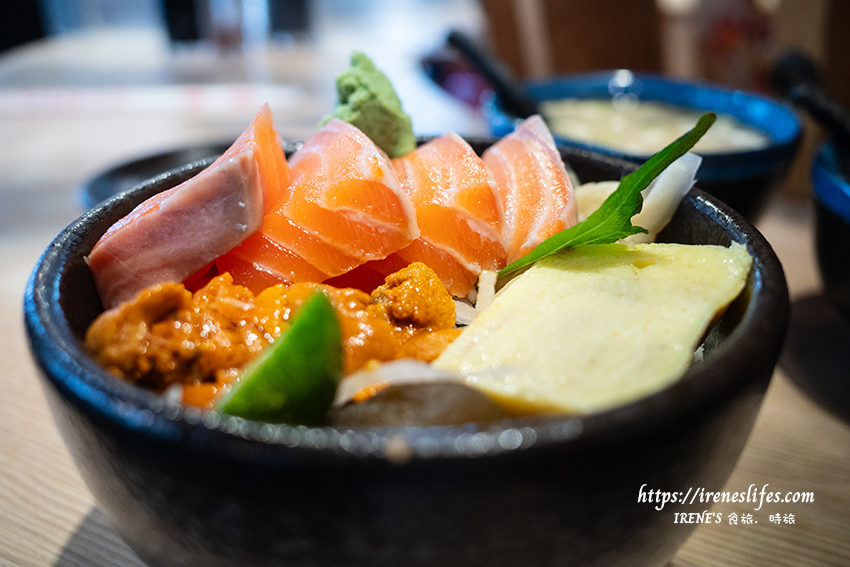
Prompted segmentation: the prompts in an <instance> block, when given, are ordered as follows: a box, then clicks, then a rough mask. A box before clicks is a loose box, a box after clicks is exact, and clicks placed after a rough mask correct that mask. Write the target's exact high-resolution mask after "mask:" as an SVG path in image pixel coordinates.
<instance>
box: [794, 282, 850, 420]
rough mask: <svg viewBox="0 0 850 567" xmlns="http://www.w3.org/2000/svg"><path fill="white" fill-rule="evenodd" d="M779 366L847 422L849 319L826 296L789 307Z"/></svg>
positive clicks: (849, 415)
mask: <svg viewBox="0 0 850 567" xmlns="http://www.w3.org/2000/svg"><path fill="white" fill-rule="evenodd" d="M779 366H780V368H782V370H783V371H784V372H785V374H786V375H787V376H788V378H789V379H790V380H791V381H792V382H793V383H794V384H795V385H796V386H797V387H798V388H799V389H800V390H802V391H803V392H804V393H805V394H806V395H808V396H809V397H810V398H811V399H812V400H814V401H815V402H816V403H818V404H819V405H821V406H822V407H824V408H825V409H827V410H828V411H830V412H832V413H833V414H835V415H837V416H838V417H840V418H841V419H843V420H845V421H847V422H850V320H848V319H847V318H844V317H842V315H841V313H840V312H839V311H838V310H837V309H836V308H835V307H834V306H833V304H832V303H830V301H829V300H828V299H827V298H826V296H825V295H823V294H817V295H810V296H806V297H803V298H801V299H798V300H796V301H794V302H793V303H792V304H791V319H790V324H789V327H788V335H787V337H786V340H785V349H784V351H783V354H782V357H781V358H780V360H779Z"/></svg>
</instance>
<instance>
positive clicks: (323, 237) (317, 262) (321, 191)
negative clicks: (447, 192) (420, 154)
mask: <svg viewBox="0 0 850 567" xmlns="http://www.w3.org/2000/svg"><path fill="white" fill-rule="evenodd" d="M289 165H290V167H291V172H292V183H291V184H290V185H289V187H288V188H287V189H286V191H285V196H284V197H282V198H281V199H280V200H279V201H278V204H277V206H276V207H275V208H273V209H272V210H269V211H268V212H267V214H266V215H265V217H264V219H263V223H262V226H261V227H260V230H259V231H258V232H257V234H255V235H253V236H252V237H251V238H249V239H248V240H246V241H245V242H244V243H243V244H242V245H241V246H239V247H237V248H236V249H234V250H233V251H231V252H230V253H229V254H227V256H226V257H225V258H222V259H220V260H217V261H216V264H217V265H218V268H219V270H220V271H231V273H235V275H234V281H236V282H237V283H241V284H242V285H247V286H248V287H249V288H252V289H253V288H255V287H256V288H261V284H262V285H265V284H267V283H269V282H271V281H280V282H287V283H289V282H299V281H324V280H326V279H328V278H331V277H334V276H339V275H341V274H344V273H346V272H349V271H350V270H352V269H354V268H356V267H357V266H360V265H361V264H364V263H366V262H368V261H370V260H380V259H383V258H386V257H387V256H388V255H390V254H391V253H393V252H395V251H396V250H399V249H400V248H403V247H404V246H407V245H408V244H409V243H410V242H411V241H413V240H414V239H415V238H417V237H418V236H419V229H418V228H417V223H416V213H415V211H414V208H413V204H412V203H411V201H410V199H409V197H408V196H407V195H406V194H405V192H404V191H403V190H402V188H401V186H400V185H399V181H398V177H397V176H396V173H395V170H394V169H393V167H392V164H391V163H390V161H389V158H388V157H387V156H386V154H385V153H384V152H382V151H381V150H379V149H378V147H377V146H376V145H375V144H374V143H373V142H372V141H371V140H370V139H369V138H368V137H366V135H365V134H363V133H362V132H361V131H360V130H358V129H357V128H356V127H354V126H352V125H350V124H348V123H345V122H342V121H341V120H336V119H334V120H331V121H330V122H328V123H327V124H326V125H325V126H324V127H322V128H321V129H320V130H319V131H318V132H316V133H315V134H314V135H313V136H311V137H310V138H309V139H308V140H307V141H306V142H305V143H304V145H303V146H302V148H301V149H300V150H298V151H297V152H296V153H295V154H294V155H293V156H292V157H291V158H290V162H289Z"/></svg>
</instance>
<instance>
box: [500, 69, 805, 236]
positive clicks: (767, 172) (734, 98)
mask: <svg viewBox="0 0 850 567" xmlns="http://www.w3.org/2000/svg"><path fill="white" fill-rule="evenodd" d="M525 89H526V92H527V93H528V95H529V96H530V97H531V98H532V99H534V100H535V101H537V102H541V101H546V100H557V99H563V98H580V99H612V98H614V97H618V96H624V95H626V96H632V97H637V99H639V100H645V101H653V102H661V103H666V104H670V105H674V106H679V107H682V108H686V109H693V110H697V111H700V112H703V111H714V112H718V113H724V114H728V115H731V116H733V117H734V118H735V119H736V120H738V121H739V122H740V123H742V124H744V125H746V126H750V127H753V128H755V129H756V130H758V131H760V132H762V133H764V134H766V135H767V136H768V138H769V139H770V143H769V145H768V146H767V147H765V148H762V149H757V150H748V151H735V152H729V153H710V154H704V155H703V162H702V165H701V166H700V170H699V173H698V175H697V177H698V185H699V187H700V188H701V189H702V190H704V191H706V192H707V193H710V194H712V195H714V196H715V197H717V198H718V199H720V200H721V201H723V202H724V203H726V204H728V205H729V206H731V207H732V208H733V209H735V210H736V211H738V212H739V213H741V214H743V215H744V216H745V217H747V218H748V219H750V220H755V219H757V218H758V217H759V215H760V214H761V213H762V212H763V210H764V207H765V206H766V204H767V202H768V199H769V197H770V195H771V194H772V192H773V191H774V190H775V189H776V188H777V187H778V186H779V185H780V184H781V182H782V180H783V178H784V176H785V173H786V171H787V169H788V167H789V165H790V164H791V162H792V160H793V158H794V155H795V154H796V151H797V147H798V146H799V142H800V137H801V134H802V122H801V121H800V118H799V117H798V116H797V114H796V113H795V112H794V111H793V110H791V108H790V107H788V106H786V105H784V104H782V103H780V102H777V101H775V100H772V99H769V98H766V97H763V96H759V95H755V94H751V93H746V92H742V91H733V90H728V89H723V88H722V87H718V86H715V85H709V84H705V83H697V82H682V81H676V80H673V79H669V78H664V77H661V76H658V75H650V74H640V73H632V72H631V71H626V70H617V71H601V72H598V73H590V74H581V75H569V76H561V77H555V78H552V79H546V80H542V81H535V82H528V83H526V84H525ZM484 113H485V115H486V116H487V119H488V121H489V123H490V127H491V130H492V132H493V134H494V135H495V136H503V135H505V134H507V133H508V132H510V131H512V130H513V129H514V127H515V125H516V124H517V122H518V120H519V119H518V118H516V117H515V116H511V115H509V114H507V113H506V112H505V111H504V110H503V108H502V105H501V103H500V101H499V99H498V98H497V97H492V98H491V99H489V100H488V101H487V102H486V103H485V104H484ZM555 138H556V141H557V142H558V144H559V145H564V146H572V147H577V148H584V149H590V150H593V151H597V152H600V153H602V154H606V155H611V156H616V157H621V158H624V159H627V160H629V161H632V162H634V163H643V162H644V161H646V159H647V157H648V156H647V155H637V154H630V153H624V152H621V151H617V150H613V149H610V148H607V147H604V146H601V145H596V144H590V143H586V142H582V141H576V140H572V139H569V138H565V137H562V136H558V135H557V134H556V135H555Z"/></svg>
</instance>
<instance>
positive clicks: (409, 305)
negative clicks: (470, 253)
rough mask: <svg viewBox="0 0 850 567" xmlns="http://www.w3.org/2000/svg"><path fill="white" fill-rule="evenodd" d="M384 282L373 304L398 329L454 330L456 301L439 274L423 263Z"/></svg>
mask: <svg viewBox="0 0 850 567" xmlns="http://www.w3.org/2000/svg"><path fill="white" fill-rule="evenodd" d="M384 281H385V283H384V285H382V286H379V287H377V288H375V290H374V291H373V292H372V300H373V302H374V303H375V305H376V306H378V308H383V309H384V310H386V312H387V316H388V317H389V318H390V319H391V320H392V321H395V322H396V323H397V324H398V325H405V326H409V327H410V328H413V329H417V328H418V329H425V328H427V329H431V330H438V329H451V328H452V327H454V324H455V304H454V300H453V299H452V297H451V295H450V294H449V293H448V292H447V291H446V286H445V285H443V283H442V282H441V281H440V278H439V277H438V276H437V274H436V273H434V271H433V270H432V269H431V268H429V267H428V266H426V265H425V264H423V263H422V262H414V263H412V264H410V265H409V266H407V267H406V268H402V269H401V270H399V271H397V272H395V273H394V274H390V275H389V276H387V277H386V279H385V280H384Z"/></svg>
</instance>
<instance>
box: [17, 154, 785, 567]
mask: <svg viewBox="0 0 850 567" xmlns="http://www.w3.org/2000/svg"><path fill="white" fill-rule="evenodd" d="M470 143H471V144H472V146H473V147H474V148H475V149H476V150H477V151H482V150H483V148H485V147H486V146H487V145H488V144H489V143H492V140H470ZM561 151H562V156H563V157H564V159H565V161H567V162H568V163H570V164H571V166H572V167H573V169H574V170H575V171H576V173H577V174H578V175H579V176H580V177H581V178H582V179H583V180H584V181H600V180H604V179H617V178H619V177H621V176H622V175H624V174H626V173H628V172H630V171H633V170H634V168H635V166H634V164H632V163H631V162H628V161H625V160H622V159H618V158H614V157H611V156H605V155H601V154H598V153H593V152H590V151H589V150H586V149H580V148H562V150H561ZM209 161H210V160H206V161H200V162H195V163H194V165H191V166H189V167H183V168H178V169H175V170H172V171H171V172H169V173H166V174H164V175H160V176H157V177H156V178H154V179H152V180H150V181H148V182H146V183H143V184H141V185H140V186H139V187H137V188H136V189H134V190H132V191H130V192H127V193H123V194H120V195H117V196H116V197H114V198H112V199H110V200H108V201H106V202H104V203H102V204H100V205H98V206H96V207H95V208H94V209H92V210H91V211H89V212H88V213H86V214H85V215H83V216H82V217H80V218H79V219H78V220H77V221H75V222H74V223H73V224H71V225H70V226H69V227H68V228H67V229H66V230H65V231H64V232H62V233H61V234H60V235H59V236H58V237H57V238H56V239H55V240H54V242H53V243H52V244H51V245H50V246H49V247H48V248H47V250H46V251H45V252H44V254H43V255H42V258H41V259H40V261H39V262H38V264H37V266H36V267H35V270H34V272H33V274H32V276H31V278H30V281H29V283H28V285H27V290H26V296H25V302H24V308H25V321H26V327H27V332H28V336H29V339H30V345H31V350H32V353H33V357H34V358H35V360H36V362H37V364H38V367H39V369H40V373H41V377H42V379H43V380H42V384H43V387H44V391H45V394H46V398H47V401H48V403H49V405H50V408H51V411H52V413H53V416H54V419H55V421H56V423H57V426H58V430H59V431H60V433H61V434H62V436H63V438H64V440H65V443H66V444H67V446H68V448H69V450H70V452H71V454H72V456H73V458H74V461H75V463H76V465H77V467H78V468H79V469H80V471H81V473H82V476H83V478H84V479H85V480H86V483H87V484H88V486H89V488H90V489H91V492H92V493H93V494H94V496H95V498H96V500H97V502H98V505H99V508H100V509H101V510H102V511H103V512H104V514H105V515H106V516H107V517H108V518H109V520H110V521H111V523H112V524H113V525H114V527H115V529H116V530H117V531H118V533H119V534H120V535H121V537H122V538H123V539H124V540H125V541H126V542H127V543H128V544H129V545H130V546H131V547H132V548H133V550H134V551H135V552H136V553H137V554H138V555H139V557H141V558H142V559H143V560H144V561H146V562H147V563H149V564H150V565H152V566H153V565H169V566H172V565H205V566H216V565H272V564H274V565H278V564H286V565H309V566H318V565H372V566H382V565H408V566H417V565H445V566H452V565H470V566H472V565H476V566H477V565H491V566H494V567H495V566H502V565H523V566H525V565H544V564H546V565H548V564H553V563H559V564H576V565H583V566H603V565H604V566H606V567H623V566H629V567H639V566H643V565H647V566H650V565H651V566H657V565H663V564H665V563H666V562H667V561H669V559H670V557H672V555H673V553H674V552H675V550H676V549H677V548H678V547H679V546H680V545H681V544H682V543H683V542H684V541H685V539H686V538H687V537H688V535H689V534H690V533H691V532H692V530H693V529H694V528H695V527H696V524H688V523H684V522H675V521H674V519H673V517H672V513H673V511H672V509H671V508H670V507H669V506H670V504H669V503H668V507H667V508H663V505H661V504H659V503H658V502H657V501H654V502H650V501H649V500H648V498H649V499H651V498H652V497H651V496H649V494H648V491H649V490H664V491H677V490H682V489H687V487H703V488H704V489H705V490H706V491H709V490H712V491H715V490H719V489H720V488H721V487H723V486H724V484H725V482H726V481H727V479H728V477H729V475H730V473H731V471H732V469H733V468H734V466H735V464H736V462H737V460H738V457H739V455H740V453H741V450H742V448H743V446H744V444H745V442H746V440H747V438H748V436H749V433H750V431H751V429H752V427H753V423H754V421H755V419H756V416H757V414H758V410H759V407H760V405H761V402H762V399H763V396H764V392H765V389H766V388H767V385H768V382H769V380H770V377H771V374H772V372H773V368H774V365H775V363H776V360H777V357H778V355H779V351H780V347H781V344H782V341H783V337H784V334H785V329H786V325H787V314H788V292H787V288H786V283H785V278H784V275H783V271H782V267H781V265H780V264H779V261H778V259H777V258H776V256H775V255H774V253H773V251H772V249H771V247H770V245H769V244H768V243H767V241H766V240H765V239H764V238H763V237H762V235H761V234H760V233H759V232H758V231H757V230H756V229H755V228H754V227H753V226H752V225H751V224H750V223H749V222H748V221H747V220H746V219H744V218H743V217H741V216H740V215H738V214H737V213H735V212H734V211H732V210H731V209H729V208H728V207H726V206H725V205H723V204H722V203H719V202H718V201H716V200H715V199H714V198H712V197H710V196H708V195H706V194H704V193H702V192H701V191H699V190H694V191H691V193H690V194H689V195H688V196H687V197H686V198H685V200H684V201H683V202H682V204H681V205H680V207H679V209H678V211H677V213H676V215H675V216H674V218H673V220H672V222H671V224H670V225H669V226H668V227H667V228H666V229H665V230H664V231H663V232H662V233H661V234H660V235H659V239H660V240H662V241H672V242H682V243H691V244H719V245H729V243H730V242H732V241H737V242H740V243H742V244H744V245H745V246H746V247H747V249H748V250H749V252H750V254H752V256H753V258H754V265H753V269H752V271H751V273H750V275H749V279H748V282H747V285H746V288H745V290H744V291H743V293H742V295H741V296H740V297H739V298H738V299H737V300H736V301H735V302H734V303H733V304H732V305H731V306H730V307H729V309H728V310H727V311H726V313H725V314H724V315H723V317H722V318H721V319H720V321H719V322H718V323H717V324H716V325H715V326H713V327H712V330H711V332H710V333H709V334H708V336H707V338H706V340H705V343H704V348H705V359H704V361H702V362H695V363H694V365H693V366H692V368H691V369H690V370H689V371H688V373H687V374H686V375H685V376H684V377H683V378H682V379H681V380H679V381H677V382H675V383H674V384H672V385H670V386H669V387H667V388H665V389H664V390H662V391H660V392H658V393H656V394H654V395H650V396H648V397H646V398H644V399H641V400H638V401H636V402H634V403H630V404H627V405H625V406H622V407H618V408H615V409H612V410H610V411H605V412H602V413H599V414H594V415H588V416H572V417H570V416H565V417H549V418H543V417H540V418H535V419H532V418H527V419H515V420H504V421H500V422H496V423H494V424H484V425H475V424H469V425H465V426H453V427H427V428H403V429H387V428H334V427H303V426H298V427H295V426H288V425H271V424H262V423H257V422H251V421H246V420H242V419H239V418H235V417H231V416H226V415H221V414H219V413H217V412H212V411H205V410H200V409H198V408H192V407H187V406H181V405H179V404H170V403H167V402H166V401H165V400H164V399H163V398H162V397H161V396H158V395H156V394H154V393H152V392H150V391H147V390H144V389H141V388H139V387H136V386H134V385H132V384H130V383H128V382H125V381H122V380H119V379H117V378H115V377H113V376H112V375H110V374H109V373H108V372H106V371H105V370H104V369H103V368H101V367H100V366H99V365H98V364H97V363H96V362H95V361H94V360H93V359H92V358H91V357H90V356H89V355H88V354H87V353H86V351H85V349H84V346H83V335H84V333H85V330H86V328H87V327H88V325H89V324H90V323H91V321H92V320H93V319H94V317H96V316H97V315H98V313H99V312H100V311H101V310H102V307H101V305H100V300H99V299H98V295H97V292H96V290H95V286H94V282H93V280H92V276H91V273H90V272H89V270H88V268H87V266H86V264H85V256H86V254H88V252H89V251H90V250H91V248H92V246H93V245H94V243H95V242H96V241H97V239H98V238H99V237H100V235H101V234H102V233H103V232H104V231H105V230H106V229H107V228H108V227H109V226H111V225H112V224H113V223H114V222H115V221H116V220H118V219H119V218H121V217H122V216H124V215H126V214H127V213H128V212H129V211H130V210H132V208H133V207H134V206H135V205H137V204H138V203H140V202H141V201H142V200H144V199H145V198H148V197H150V196H151V195H153V194H155V193H157V192H160V191H163V190H165V189H168V188H170V187H172V186H174V185H176V184H177V183H179V182H181V181H183V180H184V179H186V178H188V177H190V176H191V175H193V174H195V173H197V172H198V171H200V170H201V169H202V168H203V167H204V166H205V165H208V163H209ZM641 491H643V493H644V500H646V501H644V502H641V501H639V498H640V497H639V494H640V493H641ZM683 494H684V493H682V494H681V495H682V496H683ZM659 506H661V508H663V510H664V512H663V513H662V512H661V511H660V509H661V508H659ZM705 507H706V504H704V503H697V504H696V506H693V507H691V506H689V505H687V504H677V507H676V511H687V512H702V511H703V510H704V509H705Z"/></svg>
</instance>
